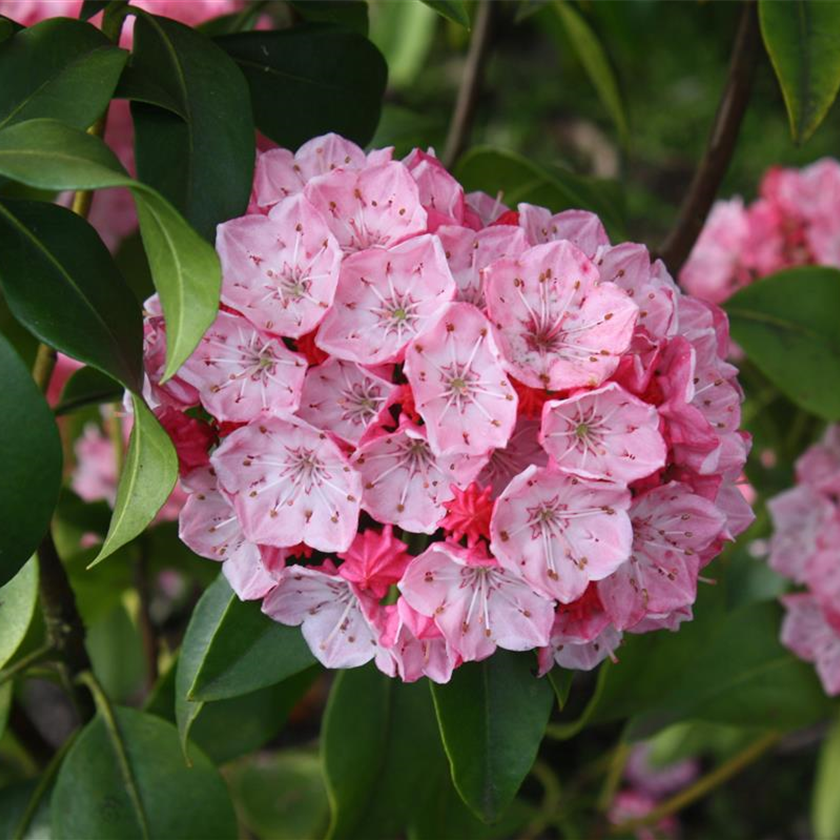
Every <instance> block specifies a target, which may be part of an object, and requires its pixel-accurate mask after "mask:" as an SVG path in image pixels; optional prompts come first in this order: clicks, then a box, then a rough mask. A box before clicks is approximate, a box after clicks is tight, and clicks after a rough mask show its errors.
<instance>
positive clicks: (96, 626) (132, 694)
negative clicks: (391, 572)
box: [85, 601, 146, 703]
mask: <svg viewBox="0 0 840 840" xmlns="http://www.w3.org/2000/svg"><path fill="white" fill-rule="evenodd" d="M86 629H87V633H86V636H85V647H87V651H88V654H89V655H90V660H91V662H92V663H93V670H94V671H95V673H96V678H97V679H98V680H99V682H100V683H101V684H102V688H103V689H104V690H105V692H106V693H107V694H108V697H110V698H111V700H113V702H115V703H129V702H131V701H132V700H133V699H134V698H136V697H137V696H138V695H139V694H140V693H141V692H142V691H143V681H144V679H145V676H146V658H145V655H144V651H143V639H142V637H141V635H140V628H139V627H138V626H137V624H136V623H135V622H134V620H133V619H132V617H131V616H130V615H129V613H128V610H127V609H126V605H125V603H124V602H123V601H120V602H119V603H117V604H115V605H114V606H113V607H112V608H111V610H110V611H108V612H107V613H105V615H103V616H102V617H101V618H99V619H98V620H96V621H88V622H87V624H86Z"/></svg>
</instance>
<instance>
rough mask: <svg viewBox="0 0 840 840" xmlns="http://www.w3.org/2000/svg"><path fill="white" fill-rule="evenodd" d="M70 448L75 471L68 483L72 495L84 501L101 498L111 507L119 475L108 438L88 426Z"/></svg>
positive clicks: (115, 496)
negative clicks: (74, 458)
mask: <svg viewBox="0 0 840 840" xmlns="http://www.w3.org/2000/svg"><path fill="white" fill-rule="evenodd" d="M73 449H74V454H75V456H76V469H75V470H74V471H73V475H72V477H71V480H70V486H71V487H72V488H73V492H74V493H76V495H77V496H79V498H81V499H83V500H84V501H86V502H96V501H99V500H100V499H104V500H105V501H106V502H108V504H109V505H110V506H111V507H113V506H114V503H115V502H116V500H117V483H118V481H119V476H118V475H117V466H116V462H115V460H114V444H113V443H112V442H111V439H110V438H109V437H106V436H105V435H104V434H102V432H101V431H100V429H99V427H98V426H97V425H96V424H95V423H88V424H86V425H85V428H84V431H83V432H82V436H81V437H80V438H78V440H77V441H76V443H75V445H74V447H73Z"/></svg>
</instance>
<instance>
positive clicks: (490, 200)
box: [465, 190, 510, 226]
mask: <svg viewBox="0 0 840 840" xmlns="http://www.w3.org/2000/svg"><path fill="white" fill-rule="evenodd" d="M465 197H466V201H467V207H468V208H469V209H470V210H472V211H473V212H474V213H475V214H476V215H477V216H478V218H479V219H480V221H481V223H482V224H483V225H485V226H486V225H490V224H492V223H493V222H495V221H496V219H498V218H499V216H501V215H502V214H503V213H507V212H508V211H509V210H510V208H509V207H508V206H507V205H505V204H502V193H501V192H500V193H499V194H498V195H495V196H493V195H488V194H487V193H486V192H481V190H477V191H476V192H471V193H467V195H466V196H465Z"/></svg>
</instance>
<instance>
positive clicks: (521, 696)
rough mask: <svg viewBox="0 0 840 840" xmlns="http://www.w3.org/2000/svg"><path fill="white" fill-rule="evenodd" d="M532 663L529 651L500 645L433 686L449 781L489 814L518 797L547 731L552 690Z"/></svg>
mask: <svg viewBox="0 0 840 840" xmlns="http://www.w3.org/2000/svg"><path fill="white" fill-rule="evenodd" d="M534 669H535V661H534V658H533V657H532V656H530V655H527V654H521V653H511V652H509V651H503V650H501V649H500V650H497V651H496V653H494V654H493V656H491V657H490V658H489V659H485V660H484V661H483V662H469V663H466V664H465V665H463V666H461V667H460V668H458V669H457V670H456V671H455V673H453V675H452V679H451V680H450V681H449V683H447V684H446V685H434V686H432V696H433V697H434V701H435V711H436V712H437V718H438V723H439V724H440V731H441V735H442V737H443V745H444V748H445V749H446V754H447V756H448V757H449V764H450V767H451V770H452V781H453V782H454V783H455V788H456V790H457V791H458V793H459V794H460V795H461V798H462V799H463V800H464V802H465V803H466V804H467V805H468V806H469V808H470V809H471V810H472V811H473V812H474V813H475V814H476V815H477V816H478V817H479V818H481V819H483V820H484V821H486V822H492V821H493V820H497V819H498V818H499V817H500V816H501V815H502V814H503V813H504V811H505V809H506V808H507V807H508V806H509V805H510V804H511V802H513V799H514V797H515V796H516V793H517V791H518V790H519V788H520V786H521V785H522V782H523V781H524V780H525V776H527V775H528V772H529V771H530V770H531V767H532V766H533V764H534V761H535V759H536V757H537V750H538V749H539V746H540V742H541V741H542V739H543V735H544V734H545V727H546V724H547V723H548V718H549V715H550V714H551V709H552V706H553V705H554V692H553V691H552V689H551V686H550V685H549V684H548V683H547V682H546V681H545V680H539V679H537V678H536V677H535V676H534Z"/></svg>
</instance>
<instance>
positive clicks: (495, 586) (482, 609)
mask: <svg viewBox="0 0 840 840" xmlns="http://www.w3.org/2000/svg"><path fill="white" fill-rule="evenodd" d="M400 591H401V592H402V595H403V597H404V598H405V599H406V601H407V602H408V604H409V606H411V607H412V608H413V609H415V610H417V612H419V613H421V614H422V615H426V616H429V617H430V618H434V620H435V624H436V625H437V626H438V627H439V628H440V631H441V633H443V636H444V638H445V639H446V641H447V642H448V643H449V645H450V646H451V647H452V648H453V649H454V650H455V651H456V652H457V653H458V655H459V656H460V657H461V658H462V659H463V660H464V661H465V662H468V661H471V660H479V659H486V658H487V657H488V656H490V655H491V654H492V653H493V651H494V650H495V649H496V647H497V646H498V647H503V648H506V649H507V650H530V649H531V648H534V647H539V646H541V645H543V644H545V643H546V642H547V640H548V632H549V629H550V627H551V622H552V619H553V616H554V608H553V605H552V603H551V601H550V600H549V599H548V598H545V597H543V596H542V595H539V594H538V593H536V592H534V591H533V590H532V589H531V587H529V586H528V585H527V584H526V583H525V581H523V580H522V579H521V578H519V577H517V576H516V575H512V574H511V573H510V572H508V571H507V570H506V569H503V568H502V567H501V566H500V565H499V564H498V563H497V562H496V561H495V560H493V559H492V558H486V559H485V558H484V557H482V556H481V555H480V554H479V553H478V552H475V551H474V550H464V549H459V548H458V547H456V546H453V545H447V544H446V543H435V544H434V545H432V546H430V547H429V548H428V549H427V550H426V551H424V552H423V554H421V555H420V556H419V557H416V558H415V559H414V560H412V561H411V564H410V565H409V567H408V569H406V573H405V575H404V576H403V579H402V581H401V582H400Z"/></svg>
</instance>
